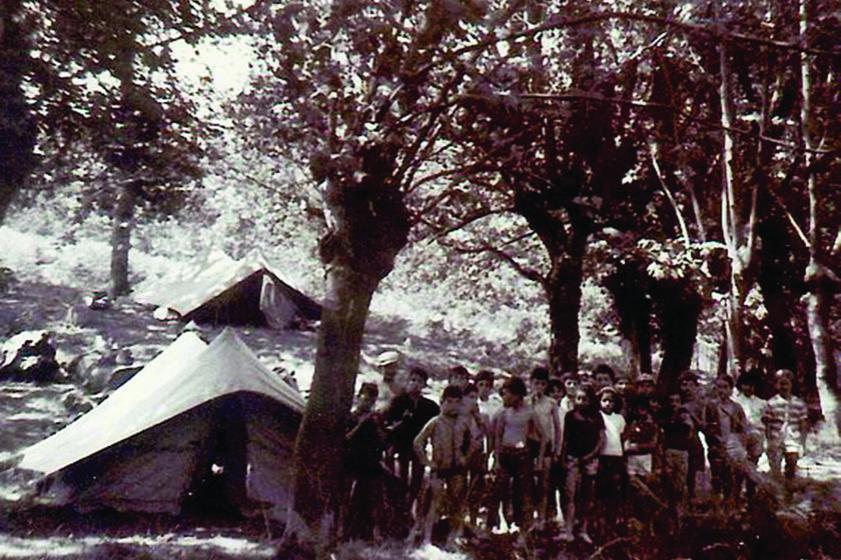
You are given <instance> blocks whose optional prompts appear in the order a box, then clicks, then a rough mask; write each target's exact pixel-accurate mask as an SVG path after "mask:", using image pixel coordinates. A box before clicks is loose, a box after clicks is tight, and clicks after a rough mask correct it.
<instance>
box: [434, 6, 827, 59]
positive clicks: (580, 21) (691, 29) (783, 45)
mask: <svg viewBox="0 0 841 560" xmlns="http://www.w3.org/2000/svg"><path fill="white" fill-rule="evenodd" d="M611 19H620V20H628V21H638V22H643V23H656V24H658V25H664V26H667V27H671V28H674V29H680V30H682V31H685V32H688V33H702V34H705V35H710V36H712V37H714V38H717V39H729V40H739V41H744V42H746V43H752V44H758V45H765V46H767V47H772V48H776V49H782V50H790V51H795V52H803V53H809V54H815V55H825V56H841V50H837V51H826V50H822V49H812V48H807V47H803V46H801V45H800V44H799V43H787V42H784V41H775V40H773V39H765V38H763V37H754V36H751V35H745V34H743V33H733V32H728V31H724V30H722V29H720V28H718V27H716V26H713V27H708V26H706V25H702V24H698V23H687V22H681V21H676V20H673V19H668V18H664V17H659V16H651V15H646V14H639V13H634V12H625V11H606V12H597V13H593V14H589V15H586V16H582V17H563V16H558V17H555V18H552V19H551V20H550V21H547V22H546V23H544V24H543V25H538V26H535V27H532V28H531V29H525V30H523V31H517V32H513V33H508V34H506V35H504V36H502V37H491V38H488V39H485V40H484V41H480V42H478V43H474V44H473V45H467V46H465V47H462V48H460V49H456V50H455V51H452V52H451V53H450V55H449V57H452V58H454V57H458V56H461V55H463V54H466V53H469V52H472V51H477V50H483V49H486V48H488V47H490V46H493V45H496V44H498V43H511V42H513V41H516V40H518V39H524V38H526V37H532V36H534V35H539V34H540V33H544V32H546V31H554V30H557V29H564V28H568V27H577V26H581V25H587V24H589V23H598V22H601V21H606V20H611Z"/></svg>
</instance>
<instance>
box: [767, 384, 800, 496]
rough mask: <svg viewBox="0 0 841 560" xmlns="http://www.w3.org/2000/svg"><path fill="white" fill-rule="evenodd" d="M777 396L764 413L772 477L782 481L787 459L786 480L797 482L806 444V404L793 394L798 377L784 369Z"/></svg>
mask: <svg viewBox="0 0 841 560" xmlns="http://www.w3.org/2000/svg"><path fill="white" fill-rule="evenodd" d="M775 378H776V383H777V394H776V395H774V396H773V397H771V398H770V399H768V404H767V405H765V410H764V411H763V412H762V423H763V424H764V425H765V437H766V438H767V450H766V453H767V454H768V462H769V464H770V465H771V474H773V475H774V476H775V477H777V478H779V477H780V474H781V473H780V466H781V463H782V461H783V459H785V477H786V480H793V479H794V476H795V473H796V472H797V460H798V458H799V457H800V456H801V455H803V452H804V445H805V443H806V415H807V412H808V411H807V408H806V403H805V402H803V400H802V399H800V398H798V397H795V396H794V395H793V394H792V392H791V389H792V382H793V380H794V374H793V373H792V372H791V370H787V369H781V370H779V371H778V372H777V373H776V375H775Z"/></svg>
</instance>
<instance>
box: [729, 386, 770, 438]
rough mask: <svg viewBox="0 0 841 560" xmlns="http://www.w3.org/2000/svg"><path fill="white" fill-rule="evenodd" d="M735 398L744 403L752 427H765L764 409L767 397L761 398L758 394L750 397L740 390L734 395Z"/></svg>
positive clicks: (743, 406) (741, 403)
mask: <svg viewBox="0 0 841 560" xmlns="http://www.w3.org/2000/svg"><path fill="white" fill-rule="evenodd" d="M733 400H734V401H736V402H737V403H739V404H740V405H742V408H743V409H744V411H745V416H747V418H748V423H749V424H750V427H751V428H753V429H763V426H762V411H763V410H764V409H765V405H766V403H767V401H766V400H765V399H760V398H759V397H757V396H756V395H754V396H752V397H748V396H746V395H743V394H742V393H740V392H737V393H736V394H735V395H733Z"/></svg>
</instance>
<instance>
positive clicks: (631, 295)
mask: <svg viewBox="0 0 841 560" xmlns="http://www.w3.org/2000/svg"><path fill="white" fill-rule="evenodd" d="M606 287H607V289H608V290H610V293H611V295H612V296H613V303H614V307H615V308H616V313H617V314H618V315H619V329H620V331H621V333H622V336H623V337H624V338H625V339H626V340H627V341H628V343H629V344H630V347H631V361H632V363H633V368H632V369H634V370H635V371H633V372H631V375H632V376H635V375H636V374H638V373H640V372H646V373H651V299H650V298H649V295H648V278H647V275H646V274H645V271H644V270H643V268H642V265H641V264H640V263H639V262H637V261H635V260H634V261H631V262H623V263H620V264H619V265H618V266H617V268H616V272H614V273H613V274H612V275H611V276H610V278H609V279H608V280H607V282H606Z"/></svg>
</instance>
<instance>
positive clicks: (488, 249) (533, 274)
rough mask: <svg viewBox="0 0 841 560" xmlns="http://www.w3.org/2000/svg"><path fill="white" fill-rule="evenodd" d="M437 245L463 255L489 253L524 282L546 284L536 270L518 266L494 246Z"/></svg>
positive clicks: (526, 235) (511, 241)
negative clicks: (524, 280) (518, 275)
mask: <svg viewBox="0 0 841 560" xmlns="http://www.w3.org/2000/svg"><path fill="white" fill-rule="evenodd" d="M531 235H534V233H533V232H531V231H530V232H528V233H526V234H524V235H522V236H518V237H517V238H514V239H513V240H509V241H507V242H505V243H502V244H501V245H502V246H505V245H510V244H511V243H515V242H517V241H520V240H522V239H525V238H526V237H529V236H531ZM439 243H441V244H442V245H444V246H446V247H450V248H452V249H455V250H456V251H458V252H460V253H465V254H472V255H478V254H482V253H490V254H492V255H494V256H495V257H497V258H498V259H500V260H502V261H504V262H506V263H508V265H509V266H511V268H513V269H514V270H515V271H516V272H517V273H518V274H520V275H521V276H522V277H523V278H525V279H526V280H530V281H532V282H537V283H538V284H540V285H541V286H545V284H546V282H547V278H546V277H545V276H544V275H543V274H541V273H540V272H538V271H537V270H535V269H533V268H530V267H528V266H525V265H523V264H520V262H519V261H517V259H515V258H514V257H512V256H511V255H509V254H508V253H506V252H505V251H503V250H502V249H500V248H499V247H494V246H492V245H490V244H488V243H480V244H478V245H475V246H468V245H462V244H460V243H456V242H453V241H449V242H448V241H445V240H443V239H440V240H439Z"/></svg>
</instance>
